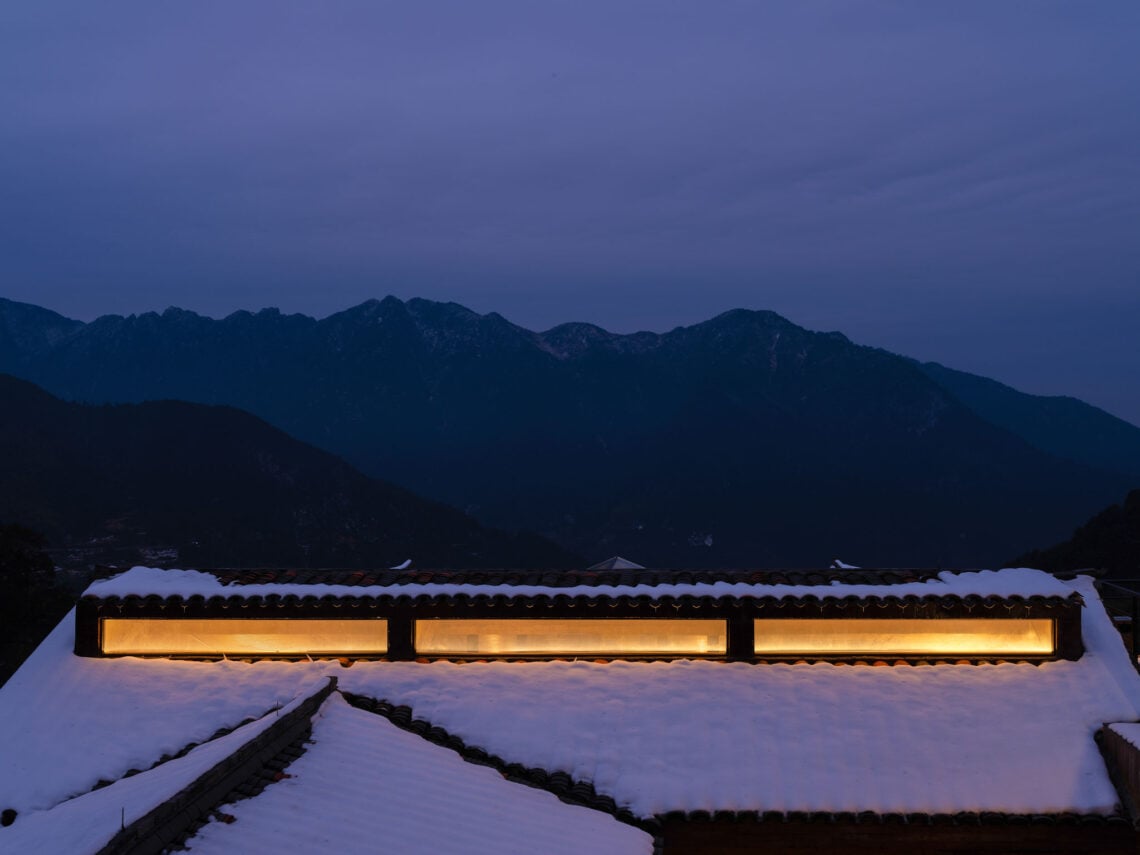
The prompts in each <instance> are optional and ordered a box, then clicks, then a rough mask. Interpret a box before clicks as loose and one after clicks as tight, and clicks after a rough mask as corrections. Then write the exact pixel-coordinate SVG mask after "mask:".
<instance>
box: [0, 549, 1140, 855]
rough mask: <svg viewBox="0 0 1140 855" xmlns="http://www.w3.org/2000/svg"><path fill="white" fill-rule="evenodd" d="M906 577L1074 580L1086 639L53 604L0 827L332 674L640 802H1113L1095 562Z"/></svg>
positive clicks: (1063, 586)
mask: <svg viewBox="0 0 1140 855" xmlns="http://www.w3.org/2000/svg"><path fill="white" fill-rule="evenodd" d="M211 579H212V581H211ZM163 580H165V581H163ZM144 581H145V583H146V584H145V585H143V584H142V583H143V582H144ZM914 584H915V585H921V586H923V587H921V588H918V589H917V591H916V593H917V592H918V591H929V590H930V589H931V588H937V589H938V590H951V591H953V592H954V593H955V594H956V595H962V596H993V595H998V594H1000V595H1009V596H1049V597H1055V596H1058V597H1068V596H1069V595H1072V594H1077V595H1080V596H1081V597H1083V599H1084V602H1085V608H1084V609H1083V611H1084V615H1083V619H1082V631H1083V635H1084V642H1085V652H1084V654H1083V655H1082V656H1081V658H1080V659H1078V660H1076V661H1053V662H1046V663H1042V664H1039V665H1032V664H1016V663H1004V664H988V665H986V664H983V665H953V664H938V665H919V666H913V667H904V668H891V667H881V668H876V667H860V666H851V665H834V664H820V663H817V664H770V665H753V664H745V663H732V662H709V661H689V660H680V661H673V662H609V663H595V662H585V661H578V662H566V661H560V662H532V663H518V662H509V663H507V662H498V663H496V662H490V663H488V662H482V663H465V664H458V663H448V662H436V663H430V664H428V663H418V662H357V663H354V664H352V665H351V667H343V666H341V665H339V664H338V663H336V662H328V661H315V662H281V661H262V662H251V663H246V662H235V661H221V662H189V661H172V660H164V659H134V658H120V659H99V658H82V657H76V656H74V655H72V653H71V650H72V644H73V640H74V636H73V633H74V628H73V627H74V624H73V620H72V618H71V617H69V618H67V619H65V620H64V621H63V622H62V623H61V624H60V626H59V627H58V628H57V629H56V630H55V631H54V632H53V633H52V635H51V636H50V637H49V638H48V639H47V640H46V641H45V642H44V643H43V644H42V645H41V646H40V648H39V649H38V650H37V651H36V652H35V653H34V654H33V656H32V657H31V658H30V659H29V660H28V662H26V663H25V665H24V666H23V667H22V668H21V669H20V671H19V672H18V673H17V674H16V675H15V676H14V677H13V678H12V679H11V680H10V681H9V683H8V684H7V685H6V686H5V687H4V688H3V690H2V691H0V720H2V721H4V722H5V724H6V727H5V728H4V730H3V731H2V732H0V769H2V770H4V772H3V774H0V809H4V808H11V809H14V810H16V811H18V814H19V818H18V819H17V820H16V823H15V824H14V825H13V826H12V827H11V828H7V829H0V850H3V849H4V848H5V842H4V841H5V835H8V834H11V832H12V830H13V829H18V828H20V827H21V825H22V823H24V821H25V818H26V817H28V816H31V815H33V812H34V811H43V810H49V809H51V808H53V807H55V806H57V805H59V804H60V803H61V802H64V801H65V800H66V799H69V798H72V797H74V796H77V795H82V794H84V793H87V792H89V791H90V790H91V789H92V788H93V787H94V786H95V785H96V784H97V783H98V782H99V781H100V780H101V779H102V780H117V779H119V778H121V777H122V776H123V775H124V773H126V772H127V771H128V770H130V769H132V768H136V769H146V768H149V767H150V766H151V765H152V764H154V763H155V762H156V761H157V760H158V759H159V758H161V757H162V756H163V755H164V754H173V753H176V752H177V751H179V750H180V749H181V748H183V747H184V746H186V745H187V744H188V743H191V742H201V741H203V740H205V739H208V738H209V737H210V735H211V734H213V733H214V732H215V731H216V730H218V729H219V728H223V727H234V726H235V725H237V724H239V723H240V722H242V721H243V720H245V719H248V718H257V717H260V716H262V715H264V714H265V713H266V711H268V710H270V709H272V708H274V707H276V706H278V705H280V704H282V703H288V702H289V701H290V700H291V699H293V698H294V697H296V696H298V695H299V694H301V693H302V692H303V691H305V689H306V687H307V686H310V685H312V682H313V681H314V680H315V679H318V678H322V677H324V676H326V675H336V676H337V677H338V680H339V685H340V688H341V689H342V690H343V691H345V692H349V693H353V694H356V695H360V696H364V697H368V698H374V699H378V700H384V701H387V702H389V703H391V704H397V705H406V706H408V707H410V708H411V709H412V711H413V714H414V716H416V717H417V718H420V719H424V720H426V721H427V722H429V723H430V724H432V725H436V726H439V727H442V728H444V729H446V730H447V731H449V732H450V733H451V734H454V735H456V736H458V737H459V738H461V739H462V740H464V742H465V743H466V744H467V745H471V746H478V747H480V748H483V749H485V750H486V751H488V752H490V753H491V754H494V755H497V756H499V757H501V758H503V760H505V761H506V762H508V763H518V764H522V765H523V766H527V767H539V768H542V769H546V770H550V771H555V770H561V771H563V772H565V773H567V774H568V775H570V776H571V777H572V778H574V779H578V780H583V781H588V782H590V783H592V784H593V786H594V788H595V789H596V790H597V792H598V793H601V794H605V795H608V796H610V797H612V798H613V799H614V800H615V801H616V803H617V804H618V805H619V806H622V807H626V808H628V809H629V810H631V811H632V812H633V813H634V814H635V815H637V816H641V817H651V816H654V815H661V814H665V813H667V812H670V811H683V812H693V811H717V810H728V811H753V810H754V811H786V812H791V811H824V812H847V811H850V812H862V811H873V812H877V813H896V812H898V813H910V814H914V813H928V814H940V813H957V812H960V811H992V812H999V813H1015V814H1041V813H1059V812H1077V813H1081V814H1102V815H1107V814H1111V813H1112V812H1113V811H1114V810H1116V808H1117V804H1118V796H1117V793H1116V790H1115V788H1114V787H1113V785H1112V782H1111V781H1110V780H1109V776H1108V773H1107V772H1106V769H1105V766H1104V763H1103V761H1102V759H1101V756H1100V754H1099V752H1098V750H1097V747H1096V744H1095V742H1094V740H1093V735H1094V733H1095V732H1096V730H1097V729H1098V728H1099V727H1100V726H1101V725H1102V724H1103V723H1105V722H1135V721H1137V720H1138V719H1140V677H1137V675H1136V673H1135V671H1134V669H1133V667H1132V664H1131V663H1130V662H1129V658H1128V654H1127V653H1126V651H1125V650H1124V647H1123V645H1122V644H1121V641H1120V636H1119V634H1118V633H1117V632H1116V630H1115V629H1114V628H1113V626H1112V625H1111V623H1110V621H1109V619H1108V617H1107V615H1106V614H1105V612H1104V609H1103V607H1102V605H1101V604H1100V601H1099V598H1098V596H1097V593H1096V591H1095V588H1094V587H1093V585H1092V583H1091V581H1090V580H1088V579H1077V580H1075V581H1072V582H1063V581H1058V580H1056V579H1053V578H1052V577H1048V576H1046V575H1045V574H1037V573H1035V572H1034V571H1001V572H1000V573H988V574H987V573H978V574H948V575H947V576H946V577H945V578H943V577H936V578H935V579H932V580H930V581H928V582H918V583H914ZM216 585H220V583H219V582H218V580H217V579H216V578H213V577H212V576H211V577H210V578H209V579H207V578H202V577H201V576H198V575H193V574H175V575H170V576H167V575H161V576H160V575H156V574H150V573H141V572H138V573H135V572H132V574H128V575H127V576H125V577H120V579H118V580H110V581H108V582H106V583H100V586H101V592H102V593H107V594H110V593H111V592H116V594H115V595H120V594H125V593H128V592H129V593H132V594H139V593H157V594H159V595H160V596H166V595H167V594H170V593H177V594H178V595H180V596H193V595H195V594H204V593H205V592H207V591H216V590H217V589H216V587H215V586H216ZM853 587H854V586H853ZM353 593H354V594H358V593H359V590H357V591H354V592H353ZM846 593H847V592H845V594H846ZM881 593H882V591H881V590H879V591H876V592H867V594H866V595H868V596H874V595H876V594H881ZM892 593H893V591H892ZM818 594H819V591H816V592H815V594H813V595H818ZM919 595H921V594H919ZM337 715H339V713H338V714H337ZM338 727H339V725H338ZM345 727H346V730H345V731H344V732H345V733H346V734H347V733H353V734H355V733H357V731H356V730H355V729H354V728H355V727H356V725H345ZM377 732H379V731H377ZM353 738H357V737H353ZM359 738H360V739H361V740H363V741H362V743H361V744H362V745H369V744H372V740H373V737H372V736H360V737H359ZM375 744H377V745H378V744H380V737H376V742H375ZM369 750H371V749H369ZM333 756H334V755H333V754H331V753H330V754H329V755H328V757H329V758H332V757H333ZM316 762H325V761H324V760H319V761H318V760H314V763H316ZM329 762H334V761H332V760H329ZM146 774H150V773H146ZM274 786H279V785H274ZM270 789H271V790H272V788H270ZM282 792H284V791H282ZM266 793H267V794H268V793H269V790H267V791H266ZM262 798H267V795H263V796H262V797H259V798H258V799H257V800H255V801H254V802H251V803H250V806H249V809H250V810H253V808H254V806H255V805H258V804H259V803H262ZM274 798H276V796H274ZM264 804H266V805H268V804H270V803H269V802H268V801H266V802H264ZM258 809H259V810H260V808H258ZM272 810H276V808H272ZM252 815H253V814H250V816H252ZM258 821H260V820H258ZM238 824H240V820H239V823H238ZM238 824H235V826H234V827H235V828H236V827H237V825H238ZM252 824H253V821H252V820H251V822H250V826H252ZM228 831H229V829H218V830H217V833H218V834H222V833H225V832H228ZM213 833H214V832H213V831H212V830H211V831H210V834H213ZM9 839H14V838H9ZM219 839H221V838H219ZM235 839H236V838H235ZM238 848H239V849H240V848H241V847H240V846H239V847H238ZM634 851H636V850H634Z"/></svg>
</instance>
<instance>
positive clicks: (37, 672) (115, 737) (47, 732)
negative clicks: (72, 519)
mask: <svg viewBox="0 0 1140 855" xmlns="http://www.w3.org/2000/svg"><path fill="white" fill-rule="evenodd" d="M74 637H75V618H74V613H72V614H69V615H68V616H67V617H65V618H64V619H63V621H62V622H61V623H60V625H59V626H58V627H56V628H55V630H53V631H52V633H51V634H50V635H49V636H48V637H47V638H46V639H45V640H44V642H43V643H42V644H41V645H40V646H39V648H37V649H36V651H35V653H33V654H32V655H31V656H30V657H29V658H28V660H27V661H26V662H25V663H24V664H23V665H22V666H21V667H20V670H19V671H17V672H16V673H15V674H14V675H13V676H12V678H11V679H10V680H9V681H8V682H7V683H6V684H5V685H4V687H3V689H0V722H3V723H4V727H3V731H2V733H0V810H3V809H5V808H14V809H15V810H17V811H19V812H20V813H24V812H25V811H28V810H34V809H44V808H49V807H52V806H53V805H55V804H58V803H59V802H61V801H63V800H64V799H68V798H71V797H72V796H76V795H79V794H81V793H85V792H87V791H88V790H90V789H91V788H92V787H93V786H95V784H96V783H97V782H98V781H99V780H100V779H104V780H108V781H113V780H116V779H118V778H120V777H122V776H123V774H124V773H125V772H127V770H129V769H146V768H148V767H150V766H152V765H153V764H154V763H155V762H156V761H158V760H159V758H161V757H162V756H163V755H164V754H174V753H177V752H178V751H179V750H181V749H182V748H184V747H185V746H187V745H189V744H190V743H191V742H203V741H205V740H207V739H209V738H210V737H211V736H212V735H213V734H214V733H215V732H216V731H217V730H218V729H219V728H223V727H234V726H235V725H237V724H239V723H240V722H242V721H244V720H245V719H247V718H257V717H259V716H262V715H264V714H265V713H266V711H268V710H270V709H273V708H274V707H277V706H280V705H282V704H284V703H287V702H288V701H289V700H291V699H292V698H294V697H296V696H297V695H298V694H299V693H300V692H301V691H302V690H303V689H304V688H305V687H306V686H307V685H309V683H310V682H311V681H312V680H313V679H314V678H316V677H319V676H320V675H322V674H324V673H326V672H328V673H335V669H337V668H338V667H339V666H337V665H336V664H335V663H333V664H332V665H331V666H330V665H329V663H327V662H326V663H320V664H319V666H317V667H314V668H310V669H304V668H290V667H289V666H288V665H287V664H286V663H283V662H259V663H256V664H254V665H247V664H244V663H240V662H213V663H210V662H171V661H168V660H162V659H134V658H129V659H128V658H123V659H85V658H82V657H79V656H74V655H73V654H72V652H71V650H72V646H73V645H74ZM3 831H4V829H0V837H2V834H3ZM2 851H4V846H3V844H2V843H0V852H2Z"/></svg>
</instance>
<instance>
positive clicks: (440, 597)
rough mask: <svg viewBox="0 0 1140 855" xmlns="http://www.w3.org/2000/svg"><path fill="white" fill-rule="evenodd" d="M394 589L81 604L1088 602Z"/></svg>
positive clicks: (1064, 599) (1074, 598) (1067, 598)
mask: <svg viewBox="0 0 1140 855" xmlns="http://www.w3.org/2000/svg"><path fill="white" fill-rule="evenodd" d="M388 587H391V588H392V589H393V590H392V592H390V593H389V592H383V593H367V594H364V593H362V594H349V593H336V594H333V593H325V594H316V593H313V594H300V593H293V592H282V593H280V594H275V593H269V594H262V593H258V594H251V595H248V596H247V595H245V594H244V593H242V592H241V591H237V590H231V589H227V590H226V591H225V592H219V593H214V594H209V595H207V594H167V595H165V596H164V595H162V594H158V593H152V594H109V595H106V596H100V595H99V594H97V593H96V594H91V593H85V594H83V596H82V599H84V600H87V601H95V602H99V603H104V604H113V603H118V602H123V603H129V602H155V603H163V604H168V605H178V604H181V603H190V602H194V601H201V602H206V603H224V602H238V603H258V602H261V603H276V602H288V603H304V602H323V601H335V602H346V603H354V602H362V603H366V602H378V601H383V602H387V601H392V602H395V601H400V600H404V601H412V602H429V603H448V602H456V601H458V602H469V601H474V602H480V603H482V602H491V601H494V600H502V599H505V600H509V601H511V602H514V603H520V604H524V605H542V604H545V603H553V602H567V601H569V602H573V603H590V604H596V603H605V602H623V601H624V602H638V601H646V600H649V601H653V602H657V603H661V604H663V605H669V604H672V603H676V602H701V603H732V602H737V601H741V600H753V601H757V602H778V603H783V604H787V605H798V604H803V605H811V604H816V603H849V604H851V605H860V606H862V605H866V606H873V605H877V604H890V603H945V604H958V603H965V604H971V603H973V604H979V605H983V606H986V605H995V606H996V605H1003V604H1009V605H1020V604H1023V603H1046V604H1061V603H1081V604H1083V603H1084V597H1083V596H1081V594H1080V592H1079V591H1073V592H1071V593H1069V594H1066V595H1064V596H1061V595H1059V594H961V593H951V592H946V593H929V594H913V593H912V594H901V595H897V594H843V595H839V594H836V595H831V596H828V595H827V594H826V593H823V592H825V591H826V590H827V588H821V589H820V590H821V593H820V594H762V593H752V592H740V593H735V592H734V593H723V594H688V593H677V594H666V595H664V596H660V597H654V596H652V595H650V594H646V593H643V594H633V593H604V592H603V593H598V594H559V593H554V592H551V593H540V594H513V593H511V592H510V591H501V592H496V593H490V592H473V593H468V592H464V591H457V592H454V593H438V594H431V593H426V592H422V593H416V594H412V593H400V592H399V589H400V588H401V587H404V586H401V585H394V586H388Z"/></svg>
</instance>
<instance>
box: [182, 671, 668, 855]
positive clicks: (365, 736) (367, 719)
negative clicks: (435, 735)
mask: <svg viewBox="0 0 1140 855" xmlns="http://www.w3.org/2000/svg"><path fill="white" fill-rule="evenodd" d="M312 741H313V744H311V745H309V747H308V748H307V750H306V752H305V754H303V755H302V756H301V757H300V758H299V759H298V760H296V761H295V762H294V763H293V764H292V765H291V766H289V769H288V773H289V775H290V776H291V777H289V778H286V779H284V780H282V781H280V782H278V783H276V784H273V785H272V786H270V787H268V788H267V789H266V790H265V791H264V792H262V793H261V794H260V795H259V796H257V797H256V798H254V799H250V800H247V801H239V802H235V803H233V804H231V805H229V806H227V807H226V813H228V814H230V815H232V816H233V817H235V821H233V822H232V823H229V824H226V823H218V822H212V823H210V824H208V825H206V826H203V827H202V829H201V830H200V831H199V832H198V834H197V835H195V836H194V837H192V838H190V839H189V840H187V841H186V845H187V846H188V847H190V849H191V850H192V851H193V852H194V853H196V855H197V853H200V855H211V853H219V855H222V853H232V852H254V851H259V852H341V853H357V852H359V853H373V852H375V851H376V846H377V841H380V840H382V841H383V844H384V849H385V851H389V852H408V853H412V852H422V853H428V852H430V853H438V855H448V853H454V855H481V853H485V855H500V853H519V855H524V853H525V855H529V853H532V852H542V853H549V855H576V853H581V852H590V853H597V855H633V853H642V855H648V853H651V852H652V851H653V838H652V837H651V836H650V835H648V834H646V833H645V832H644V831H641V830H639V829H637V828H634V827H632V826H629V825H625V824H623V823H620V822H618V821H617V820H615V819H614V818H613V817H611V816H609V815H607V814H604V813H600V812H599V811H594V810H590V809H588V808H583V807H576V806H572V805H568V804H564V803H563V802H561V801H559V800H558V799H557V798H556V797H555V796H554V795H552V794H551V793H548V792H545V791H543V790H538V789H535V788H533V787H527V786H523V785H521V784H515V783H511V782H509V781H507V780H505V779H504V778H503V777H502V775H501V774H499V772H498V771H496V770H495V769H492V768H491V767H489V766H476V765H473V764H471V763H467V762H465V761H464V760H463V759H461V758H460V757H459V755H458V754H456V753H455V752H453V751H450V750H448V749H446V748H441V747H439V746H436V745H432V744H431V743H430V742H427V741H426V740H424V739H422V738H421V737H419V736H416V735H415V734H412V733H408V732H406V731H403V730H400V729H399V728H397V727H396V726H395V725H393V724H392V723H391V722H389V721H388V720H387V719H385V718H382V717H381V716H378V715H376V714H374V713H370V712H364V711H362V710H358V709H354V708H352V707H350V706H349V705H348V704H347V703H345V701H344V700H343V698H341V697H340V696H339V695H336V694H334V695H332V696H331V697H330V698H329V699H328V700H327V701H326V702H325V704H324V706H323V707H322V709H321V710H320V712H319V714H318V715H317V716H316V717H315V718H314V722H313V736H312Z"/></svg>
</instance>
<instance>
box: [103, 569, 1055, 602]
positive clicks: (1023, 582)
mask: <svg viewBox="0 0 1140 855" xmlns="http://www.w3.org/2000/svg"><path fill="white" fill-rule="evenodd" d="M1072 592H1073V591H1072V588H1070V587H1068V586H1067V585H1065V583H1064V582H1061V581H1059V580H1058V579H1056V578H1055V577H1053V576H1051V575H1050V574H1048V573H1043V572H1042V571H1040V570H1032V569H1029V568H1024V567H1023V568H1011V569H1006V570H977V571H970V572H966V573H952V572H948V571H943V572H941V573H939V574H938V578H937V579H930V580H927V581H923V582H904V583H902V584H898V585H850V584H844V583H842V582H833V583H832V584H830V585H751V584H747V583H742V582H712V583H699V584H677V585H575V586H571V587H566V588H556V587H551V586H544V585H460V584H422V585H419V584H417V585H399V586H379V585H373V586H365V585H303V584H260V585H223V584H222V583H221V582H220V581H219V580H218V579H217V577H215V576H213V575H211V574H209V573H201V572H199V571H197V570H160V569H156V568H153V567H133V568H131V569H130V570H128V571H126V572H125V573H120V574H119V575H118V576H114V577H112V578H110V579H103V580H100V581H98V582H94V583H93V584H92V585H91V586H90V587H89V588H88V589H87V593H88V594H91V595H94V596H97V597H112V596H117V597H125V596H129V595H132V594H134V595H138V596H147V595H150V594H158V595H159V596H163V597H172V596H180V597H192V596H195V595H201V596H204V597H213V596H233V595H240V596H244V597H254V596H269V595H277V596H288V595H290V594H292V595H296V596H312V597H324V596H329V595H332V596H355V597H367V596H373V597H376V596H382V595H384V594H388V595H392V594H394V593H398V594H400V595H403V596H411V597H418V596H421V595H424V594H426V595H428V596H444V595H456V594H466V595H468V596H477V595H480V594H482V595H486V596H495V595H501V594H510V595H513V596H520V597H526V596H540V595H546V596H552V597H553V596H559V595H563V596H571V597H575V596H594V597H598V596H611V597H620V596H631V597H638V596H649V597H677V596H682V595H688V596H698V597H701V596H710V597H725V596H737V597H805V596H816V597H850V596H855V597H872V596H875V597H886V596H891V597H906V596H919V597H928V596H929V597H936V596H943V595H953V596H958V597H965V596H970V595H977V596H998V597H1010V596H1020V597H1031V596H1041V597H1065V596H1068V595H1070V594H1072Z"/></svg>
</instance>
